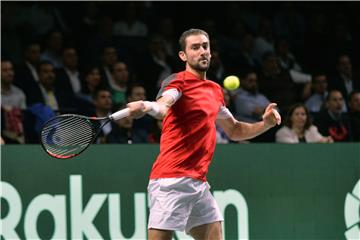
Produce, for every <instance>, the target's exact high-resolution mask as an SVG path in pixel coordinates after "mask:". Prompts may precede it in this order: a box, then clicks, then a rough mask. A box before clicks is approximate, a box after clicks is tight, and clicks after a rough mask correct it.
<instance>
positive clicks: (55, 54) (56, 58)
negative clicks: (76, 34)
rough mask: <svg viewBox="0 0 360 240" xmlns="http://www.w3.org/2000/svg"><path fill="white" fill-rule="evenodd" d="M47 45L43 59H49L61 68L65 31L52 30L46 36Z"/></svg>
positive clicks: (42, 55)
mask: <svg viewBox="0 0 360 240" xmlns="http://www.w3.org/2000/svg"><path fill="white" fill-rule="evenodd" d="M45 44H46V47H45V50H44V52H43V53H42V54H41V57H40V59H41V60H42V61H49V62H51V64H52V65H53V66H54V68H61V67H63V65H62V57H61V52H62V48H63V33H62V32H61V31H59V30H51V31H49V32H48V34H47V36H46V43H45Z"/></svg>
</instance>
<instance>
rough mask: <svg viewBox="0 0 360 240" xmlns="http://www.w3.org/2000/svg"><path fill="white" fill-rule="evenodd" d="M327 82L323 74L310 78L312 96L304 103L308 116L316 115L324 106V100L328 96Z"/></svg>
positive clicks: (316, 74)
mask: <svg viewBox="0 0 360 240" xmlns="http://www.w3.org/2000/svg"><path fill="white" fill-rule="evenodd" d="M327 86H328V81H327V77H326V75H325V73H322V72H321V73H315V74H314V75H313V77H312V89H313V94H312V95H311V96H310V98H309V99H308V100H306V102H305V106H306V107H307V109H308V110H309V112H310V114H312V115H314V114H315V113H318V112H319V111H320V110H321V109H322V108H323V106H324V104H325V102H326V101H325V99H326V96H327V94H328V91H327Z"/></svg>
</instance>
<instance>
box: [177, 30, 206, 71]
mask: <svg viewBox="0 0 360 240" xmlns="http://www.w3.org/2000/svg"><path fill="white" fill-rule="evenodd" d="M210 58H211V54H210V42H209V39H208V38H207V37H206V36H205V35H202V34H198V35H191V36H189V37H187V38H186V49H185V52H184V55H183V56H182V57H181V59H182V60H183V61H186V62H187V65H188V66H189V67H191V68H192V69H194V70H196V71H200V72H205V71H207V70H208V69H209V66H210Z"/></svg>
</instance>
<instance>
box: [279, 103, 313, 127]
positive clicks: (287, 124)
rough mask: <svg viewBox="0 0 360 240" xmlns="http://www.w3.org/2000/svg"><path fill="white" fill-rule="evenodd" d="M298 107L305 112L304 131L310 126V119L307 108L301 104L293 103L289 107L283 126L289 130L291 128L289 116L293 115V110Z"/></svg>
mask: <svg viewBox="0 0 360 240" xmlns="http://www.w3.org/2000/svg"><path fill="white" fill-rule="evenodd" d="M299 107H302V108H303V109H304V110H305V114H306V122H305V126H304V129H309V127H310V126H311V124H312V123H311V119H310V113H309V110H308V109H307V107H306V106H305V105H304V104H303V103H295V104H293V105H291V106H290V107H289V110H288V111H287V114H286V118H285V123H284V124H285V126H287V127H289V128H291V127H292V121H291V115H293V113H294V111H295V109H297V108H299Z"/></svg>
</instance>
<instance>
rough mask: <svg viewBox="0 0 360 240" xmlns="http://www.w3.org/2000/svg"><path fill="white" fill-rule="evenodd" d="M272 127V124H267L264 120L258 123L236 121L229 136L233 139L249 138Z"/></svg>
mask: <svg viewBox="0 0 360 240" xmlns="http://www.w3.org/2000/svg"><path fill="white" fill-rule="evenodd" d="M270 128H271V126H269V125H266V124H265V123H264V121H261V122H257V123H245V122H236V124H235V126H234V127H233V130H232V132H231V133H230V136H229V137H230V138H231V140H233V141H240V140H247V139H250V138H254V137H256V136H258V135H260V134H262V133H264V132H266V131H267V130H269V129H270Z"/></svg>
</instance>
